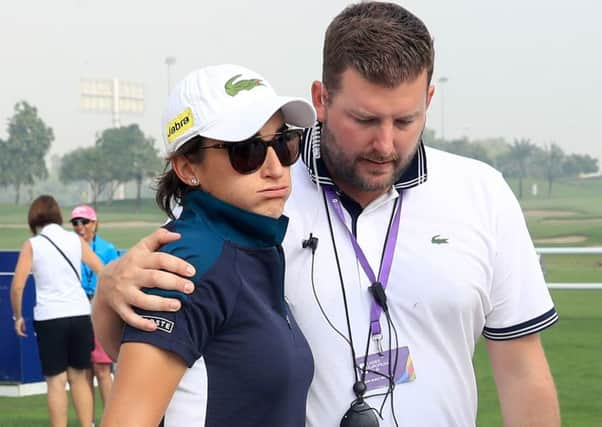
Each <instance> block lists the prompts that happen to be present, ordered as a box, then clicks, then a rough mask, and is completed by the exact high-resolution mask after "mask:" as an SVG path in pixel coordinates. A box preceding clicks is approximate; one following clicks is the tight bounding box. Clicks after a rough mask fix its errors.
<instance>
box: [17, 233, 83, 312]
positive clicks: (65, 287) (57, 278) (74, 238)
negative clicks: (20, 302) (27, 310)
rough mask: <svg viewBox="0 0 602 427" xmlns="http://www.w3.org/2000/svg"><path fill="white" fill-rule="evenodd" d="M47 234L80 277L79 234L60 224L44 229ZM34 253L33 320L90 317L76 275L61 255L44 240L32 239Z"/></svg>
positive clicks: (80, 252)
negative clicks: (34, 287)
mask: <svg viewBox="0 0 602 427" xmlns="http://www.w3.org/2000/svg"><path fill="white" fill-rule="evenodd" d="M40 234H44V235H45V236H47V237H48V238H50V240H52V241H53V242H54V244H55V245H57V246H58V247H59V248H60V249H61V250H62V251H63V253H64V254H65V255H66V256H67V257H68V258H69V260H70V261H71V263H72V264H73V266H74V267H75V269H76V270H77V273H78V274H79V275H80V277H81V271H80V265H81V260H82V244H81V241H80V238H79V236H78V235H77V234H75V233H74V232H72V231H67V230H65V229H64V228H63V227H61V226H60V225H58V224H49V225H47V226H45V227H44V228H43V229H42V230H41V232H40ZM29 242H30V243H31V248H32V251H33V258H32V269H31V270H32V273H33V277H34V279H35V284H36V305H35V307H34V309H33V318H34V320H49V319H57V318H60V317H72V316H84V315H89V314H90V303H89V301H88V298H87V297H86V293H85V292H84V289H83V288H82V286H81V283H80V281H79V279H78V278H77V276H76V275H75V272H74V271H73V269H72V268H71V266H69V263H68V262H67V260H66V259H65V258H64V257H63V256H62V255H61V253H60V252H59V251H58V250H57V249H56V248H55V247H54V246H53V245H52V244H51V243H50V242H49V241H48V240H46V239H45V238H44V237H42V236H40V235H37V236H35V237H32V238H31V239H29Z"/></svg>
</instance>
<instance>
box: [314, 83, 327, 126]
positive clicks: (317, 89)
mask: <svg viewBox="0 0 602 427" xmlns="http://www.w3.org/2000/svg"><path fill="white" fill-rule="evenodd" d="M311 101H312V103H313V104H314V108H315V109H316V115H317V117H318V121H320V122H324V121H325V120H326V106H327V104H328V91H327V90H326V86H324V83H322V82H320V81H318V80H316V81H314V82H313V83H312V84H311Z"/></svg>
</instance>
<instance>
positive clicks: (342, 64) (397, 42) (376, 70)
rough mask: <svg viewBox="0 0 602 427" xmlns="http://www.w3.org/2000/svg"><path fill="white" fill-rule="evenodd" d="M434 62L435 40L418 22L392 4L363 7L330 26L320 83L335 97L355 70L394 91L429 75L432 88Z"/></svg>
mask: <svg viewBox="0 0 602 427" xmlns="http://www.w3.org/2000/svg"><path fill="white" fill-rule="evenodd" d="M434 58H435V51H434V47H433V39H432V38H431V35H430V33H429V31H428V29H427V28H426V26H425V25H424V23H423V22H422V21H421V20H420V19H419V18H418V17H416V16H415V15H413V14H412V13H411V12H409V11H408V10H406V9H404V8H403V7H401V6H399V5H396V4H393V3H385V2H363V3H359V4H354V5H351V6H348V7H346V8H345V9H344V10H343V11H342V12H341V13H340V14H339V15H337V16H336V17H335V18H334V19H333V21H332V22H331V23H330V25H329V26H328V29H327V30H326V36H325V39H324V51H323V65H322V81H323V83H324V84H325V85H326V88H327V90H328V91H329V92H331V93H332V92H336V90H337V89H339V87H340V80H341V74H342V73H343V72H345V70H347V69H348V68H353V69H354V70H356V71H357V72H358V73H359V74H360V75H361V76H362V77H363V78H365V79H366V80H368V81H369V82H371V83H374V84H378V85H382V86H385V87H395V86H397V85H399V84H400V83H402V82H407V81H412V80H414V79H416V78H417V77H418V76H420V75H421V74H422V73H423V72H424V71H425V70H426V72H427V84H428V83H430V81H431V78H432V75H433V63H434Z"/></svg>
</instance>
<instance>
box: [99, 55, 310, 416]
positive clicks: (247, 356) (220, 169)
mask: <svg viewBox="0 0 602 427" xmlns="http://www.w3.org/2000/svg"><path fill="white" fill-rule="evenodd" d="M314 121H315V112H314V110H313V107H312V106H311V104H309V103H308V102H307V101H305V100H302V99H294V98H286V97H280V96H278V95H276V93H275V92H274V90H273V89H272V87H271V86H270V85H269V83H268V82H267V81H266V80H265V79H264V78H263V77H261V76H259V75H258V74H257V73H255V72H253V71H251V70H248V69H246V68H243V67H240V66H235V65H220V66H214V67H207V68H203V69H200V70H197V71H195V72H193V73H192V74H190V75H188V76H187V77H186V78H185V79H184V80H183V81H182V82H180V83H179V84H178V85H177V86H176V87H175V89H174V90H173V92H172V93H171V95H170V98H169V104H168V108H167V111H166V113H165V115H164V120H163V125H164V126H163V129H164V140H165V144H166V151H167V154H168V158H169V162H168V168H167V169H166V172H165V174H164V175H163V176H162V177H161V178H160V180H159V184H158V191H157V196H156V199H157V202H158V204H159V206H160V207H161V208H162V209H163V210H165V211H166V212H167V214H168V215H170V216H172V217H173V213H172V206H174V204H175V203H179V204H181V205H182V207H183V210H182V213H181V215H180V217H179V219H178V220H176V221H173V222H171V223H169V224H168V225H167V228H169V229H170V230H174V231H177V232H179V233H180V234H181V238H180V239H179V240H178V241H176V242H172V243H169V244H167V245H165V246H164V247H163V248H162V251H164V252H168V253H171V254H176V255H178V256H180V257H182V258H184V259H186V260H188V261H189V262H190V263H192V264H193V265H194V267H195V269H196V274H195V276H194V278H193V282H194V283H195V285H196V286H195V291H194V292H193V293H192V294H191V295H189V296H182V295H179V294H178V295H175V296H176V297H180V299H181V300H182V309H181V310H179V311H177V312H143V313H142V314H143V316H145V317H146V318H147V319H151V320H153V321H154V322H155V323H156V325H157V329H156V330H155V331H153V332H146V331H142V330H137V329H134V328H132V327H127V326H126V328H125V329H124V332H123V338H122V345H121V349H120V354H119V360H118V370H117V374H116V379H115V384H114V387H113V391H112V393H111V397H110V399H109V403H108V405H107V408H106V411H105V415H104V420H103V422H104V423H103V425H106V426H117V425H134V424H135V425H137V426H157V425H158V424H159V422H160V421H161V417H162V415H163V414H164V411H165V409H166V407H167V405H168V403H169V401H170V399H171V396H172V394H173V392H174V390H175V388H176V385H177V384H178V382H179V380H180V378H181V377H182V375H183V374H184V372H185V370H186V368H187V367H190V366H192V365H193V364H194V362H195V361H196V360H197V359H199V358H200V357H201V356H202V357H203V358H204V360H205V364H206V367H207V377H208V388H207V408H206V425H207V426H230V427H237V426H262V427H266V426H278V427H301V426H304V425H305V403H306V397H307V390H308V387H309V384H310V382H311V379H312V377H313V358H312V355H311V352H310V349H309V346H308V344H307V342H306V341H305V338H304V337H303V334H302V333H301V331H300V330H299V328H298V326H297V324H296V322H295V320H294V319H293V317H292V315H291V314H290V311H289V309H288V306H287V303H286V301H285V299H284V253H283V251H282V247H281V242H282V239H283V237H284V234H285V232H286V227H287V223H288V218H286V217H285V216H283V215H282V212H283V208H284V203H285V201H286V199H287V198H288V195H289V193H290V189H291V181H290V173H289V169H290V166H291V165H292V164H293V163H294V162H295V161H296V160H297V158H298V156H299V150H300V143H301V138H302V130H301V129H299V127H309V126H312V125H313V123H314ZM293 126H295V127H293ZM201 242H202V244H201ZM147 291H148V292H149V293H156V294H164V293H165V291H158V290H155V289H149V290H147ZM113 320H114V319H97V318H95V322H96V321H99V322H100V323H99V326H100V327H104V326H106V325H109V324H110V322H112V321H113ZM109 330H110V328H109ZM142 390H143V391H144V392H141V391H142ZM204 409H205V408H199V411H202V410H204Z"/></svg>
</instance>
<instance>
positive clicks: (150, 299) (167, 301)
mask: <svg viewBox="0 0 602 427" xmlns="http://www.w3.org/2000/svg"><path fill="white" fill-rule="evenodd" d="M130 305H131V306H133V307H140V308H142V309H143V310H148V311H178V310H179V309H180V308H181V307H182V304H181V303H180V301H179V300H178V299H176V298H165V297H161V296H157V295H149V294H145V293H143V292H136V294H135V295H134V296H133V301H132V303H131V304H130Z"/></svg>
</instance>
